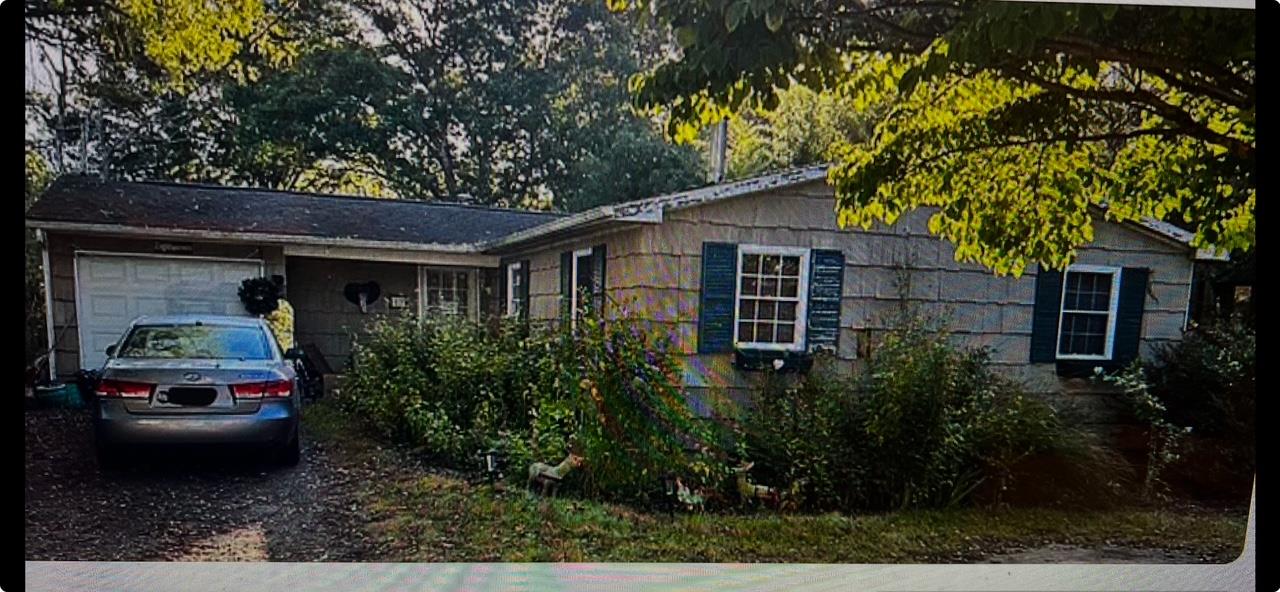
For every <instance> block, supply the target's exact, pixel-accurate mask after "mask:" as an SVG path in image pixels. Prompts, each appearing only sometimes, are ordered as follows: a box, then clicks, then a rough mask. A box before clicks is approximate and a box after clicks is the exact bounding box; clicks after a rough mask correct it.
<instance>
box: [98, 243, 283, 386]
mask: <svg viewBox="0 0 1280 592" xmlns="http://www.w3.org/2000/svg"><path fill="white" fill-rule="evenodd" d="M260 275H262V262H261V261H257V260H232V259H202V258H194V257H191V258H187V257H136V256H127V255H97V254H94V255H89V254H79V255H77V256H76V319H77V321H78V323H79V326H80V367H81V368H98V367H100V366H102V364H103V362H105V361H106V353H105V352H106V349H107V346H108V345H111V344H113V343H115V342H116V340H117V339H119V338H120V335H121V334H122V333H124V330H125V328H126V327H128V326H129V323H130V322H131V321H133V319H135V318H137V317H140V316H144V315H170V314H187V313H206V314H230V315H247V314H248V313H246V312H245V310H244V305H242V304H241V303H240V297H239V296H238V295H237V294H236V290H237V289H238V288H239V287H240V282H241V281H243V280H244V279H245V278H248V277H256V276H260Z"/></svg>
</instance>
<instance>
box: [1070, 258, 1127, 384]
mask: <svg viewBox="0 0 1280 592" xmlns="http://www.w3.org/2000/svg"><path fill="white" fill-rule="evenodd" d="M1119 288H1120V268H1118V267H1100V266H1093V265H1072V266H1070V267H1068V268H1067V272H1066V274H1065V275H1064V276H1063V281H1062V306H1061V317H1060V318H1059V319H1058V321H1059V322H1058V358H1059V359H1065V360H1073V359H1074V360H1109V359H1111V357H1112V351H1113V348H1114V342H1115V332H1116V308H1117V306H1118V303H1119V294H1120V291H1119Z"/></svg>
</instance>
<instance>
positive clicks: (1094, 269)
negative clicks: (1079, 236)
mask: <svg viewBox="0 0 1280 592" xmlns="http://www.w3.org/2000/svg"><path fill="white" fill-rule="evenodd" d="M1072 272H1077V273H1105V274H1110V275H1111V302H1110V307H1108V308H1107V342H1106V349H1105V351H1104V353H1103V354H1102V355H1091V354H1064V353H1062V317H1063V315H1065V314H1066V313H1067V311H1065V310H1063V308H1064V306H1065V305H1066V302H1067V275H1068V274H1070V273H1072ZM1119 307H1120V268H1119V267H1113V266H1109V265H1069V266H1067V269H1066V271H1064V272H1063V273H1062V293H1061V294H1059V296H1058V335H1057V338H1056V339H1055V340H1054V344H1053V351H1054V353H1055V354H1056V355H1057V357H1058V359H1059V360H1110V359H1112V353H1113V349H1114V347H1115V341H1116V312H1117V311H1118V309H1119ZM1071 312H1083V311H1071ZM1094 312H1100V311H1094Z"/></svg>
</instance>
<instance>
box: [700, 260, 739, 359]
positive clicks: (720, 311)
mask: <svg viewBox="0 0 1280 592" xmlns="http://www.w3.org/2000/svg"><path fill="white" fill-rule="evenodd" d="M737 271H738V245H736V244H733V243H702V293H701V298H700V299H699V306H698V353H702V354H707V353H718V352H729V351H733V310H734V306H735V304H734V302H733V296H734V287H735V284H736V283H737V281H738V280H737V278H738V274H737Z"/></svg>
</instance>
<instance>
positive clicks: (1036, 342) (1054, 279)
mask: <svg viewBox="0 0 1280 592" xmlns="http://www.w3.org/2000/svg"><path fill="white" fill-rule="evenodd" d="M1061 316H1062V272H1061V271H1056V270H1053V269H1045V268H1044V267H1041V268H1040V271H1039V273H1037V274H1036V301H1035V308H1033V309H1032V311H1031V361H1032V362H1034V363H1048V362H1053V361H1054V360H1056V359H1057V358H1058V318H1059V317H1061Z"/></svg>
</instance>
